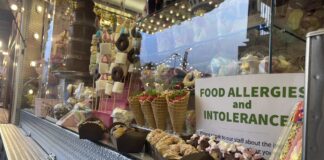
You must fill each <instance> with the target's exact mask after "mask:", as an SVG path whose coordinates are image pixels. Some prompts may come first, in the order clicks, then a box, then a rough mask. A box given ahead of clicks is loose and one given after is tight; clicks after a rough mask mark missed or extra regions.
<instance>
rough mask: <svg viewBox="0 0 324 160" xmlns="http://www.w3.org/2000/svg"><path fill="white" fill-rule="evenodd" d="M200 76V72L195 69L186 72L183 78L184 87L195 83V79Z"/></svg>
mask: <svg viewBox="0 0 324 160" xmlns="http://www.w3.org/2000/svg"><path fill="white" fill-rule="evenodd" d="M198 78H201V74H200V72H199V71H197V70H195V71H191V72H189V73H187V74H186V76H185V77H184V79H183V82H182V83H183V84H184V85H185V86H186V87H191V86H194V85H195V80H196V79H198Z"/></svg>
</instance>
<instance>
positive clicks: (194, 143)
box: [187, 134, 200, 148]
mask: <svg viewBox="0 0 324 160" xmlns="http://www.w3.org/2000/svg"><path fill="white" fill-rule="evenodd" d="M199 138H200V137H199V136H198V135H197V134H194V135H192V136H191V138H190V140H187V143H188V144H190V145H192V146H194V147H195V148H197V146H198V140H199Z"/></svg>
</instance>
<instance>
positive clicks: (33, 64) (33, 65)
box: [29, 61, 37, 67]
mask: <svg viewBox="0 0 324 160" xmlns="http://www.w3.org/2000/svg"><path fill="white" fill-rule="evenodd" d="M29 65H30V66H31V67H36V65H37V63H36V61H30V64H29Z"/></svg>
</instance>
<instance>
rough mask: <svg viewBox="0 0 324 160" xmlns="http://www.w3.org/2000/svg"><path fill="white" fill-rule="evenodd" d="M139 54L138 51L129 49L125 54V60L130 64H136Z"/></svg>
mask: <svg viewBox="0 0 324 160" xmlns="http://www.w3.org/2000/svg"><path fill="white" fill-rule="evenodd" d="M139 54H140V52H139V50H138V49H135V48H133V49H131V50H130V51H129V52H128V53H127V59H128V61H129V62H131V63H136V62H138V61H139V57H138V55H139Z"/></svg>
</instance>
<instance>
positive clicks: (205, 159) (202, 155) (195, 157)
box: [181, 152, 214, 160]
mask: <svg viewBox="0 0 324 160" xmlns="http://www.w3.org/2000/svg"><path fill="white" fill-rule="evenodd" d="M181 160H214V159H213V157H212V156H210V155H209V154H208V153H207V152H199V153H194V154H191V155H188V156H184V157H183V158H182V159H181Z"/></svg>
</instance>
